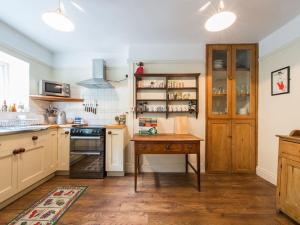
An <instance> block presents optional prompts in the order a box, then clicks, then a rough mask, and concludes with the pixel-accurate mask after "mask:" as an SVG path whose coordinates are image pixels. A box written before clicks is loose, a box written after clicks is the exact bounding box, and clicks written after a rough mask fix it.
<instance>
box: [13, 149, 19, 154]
mask: <svg viewBox="0 0 300 225" xmlns="http://www.w3.org/2000/svg"><path fill="white" fill-rule="evenodd" d="M12 153H13V154H14V155H18V154H20V149H15V150H13V152H12Z"/></svg>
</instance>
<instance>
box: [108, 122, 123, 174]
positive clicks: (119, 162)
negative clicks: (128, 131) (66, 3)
mask: <svg viewBox="0 0 300 225" xmlns="http://www.w3.org/2000/svg"><path fill="white" fill-rule="evenodd" d="M124 151H125V128H122V129H106V162H105V164H106V166H105V167H106V172H107V175H108V176H124Z"/></svg>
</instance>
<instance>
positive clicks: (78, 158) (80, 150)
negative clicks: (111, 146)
mask: <svg viewBox="0 0 300 225" xmlns="http://www.w3.org/2000/svg"><path fill="white" fill-rule="evenodd" d="M105 175H106V173H105V128H102V127H78V128H72V129H71V135H70V177H71V178H104V177H105Z"/></svg>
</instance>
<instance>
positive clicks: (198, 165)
mask: <svg viewBox="0 0 300 225" xmlns="http://www.w3.org/2000/svg"><path fill="white" fill-rule="evenodd" d="M197 183H198V191H199V192H200V191H201V186H200V147H199V152H198V153H197Z"/></svg>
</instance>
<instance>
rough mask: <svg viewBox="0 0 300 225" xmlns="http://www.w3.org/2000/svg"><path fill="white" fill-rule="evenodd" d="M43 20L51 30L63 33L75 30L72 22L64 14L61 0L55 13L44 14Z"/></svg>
mask: <svg viewBox="0 0 300 225" xmlns="http://www.w3.org/2000/svg"><path fill="white" fill-rule="evenodd" d="M42 20H43V21H44V23H45V24H47V25H48V26H50V27H51V28H53V29H55V30H58V31H62V32H71V31H73V30H74V28H75V26H74V24H73V23H72V21H71V20H70V19H69V18H68V17H67V16H66V15H65V14H64V7H63V4H62V2H61V0H59V7H58V8H57V9H56V10H55V11H50V12H45V13H43V15H42Z"/></svg>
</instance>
